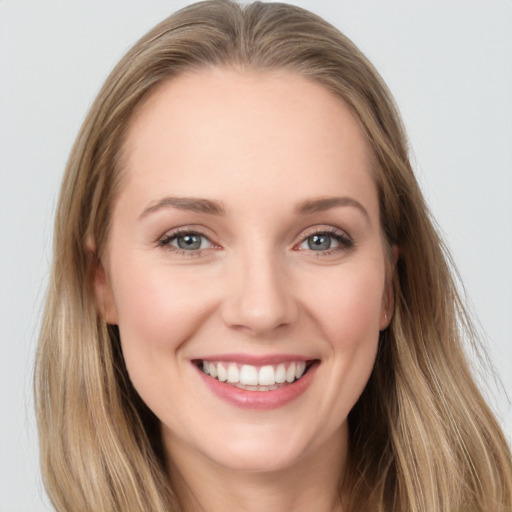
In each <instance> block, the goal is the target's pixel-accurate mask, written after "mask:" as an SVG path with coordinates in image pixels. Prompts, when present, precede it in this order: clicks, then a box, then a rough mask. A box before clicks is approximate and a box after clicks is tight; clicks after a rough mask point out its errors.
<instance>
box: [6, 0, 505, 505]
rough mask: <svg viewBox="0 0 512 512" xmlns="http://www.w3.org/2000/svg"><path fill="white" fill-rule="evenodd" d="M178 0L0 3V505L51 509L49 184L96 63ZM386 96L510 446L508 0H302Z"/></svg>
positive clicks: (87, 99)
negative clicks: (43, 479)
mask: <svg viewBox="0 0 512 512" xmlns="http://www.w3.org/2000/svg"><path fill="white" fill-rule="evenodd" d="M187 3H188V2H184V1H156V0H145V1H142V0H140V1H130V0H122V1H120V0H116V1H114V0H109V1H104V0H89V1H87V2H85V1H78V0H74V1H69V0H67V1H56V0H44V1H33V2H29V1H20V0H0V173H1V174H0V180H1V181H0V219H1V224H0V244H1V245H0V247H1V251H0V263H1V264H0V346H1V352H0V428H1V430H0V511H1V512H28V511H34V512H39V511H44V510H49V509H50V508H49V505H48V504H47V502H46V501H45V499H44V492H43V490H42V487H41V484H40V480H39V475H38V466H37V464H38V462H37V458H38V455H37V443H36V432H35V422H34V416H33V413H32V398H31V376H32V365H33V357H34V350H35V345H36V337H37V329H38V322H39V317H40V310H41V304H42V299H43V296H44V289H45V283H46V279H47V273H48V264H49V263H48V262H49V259H50V249H51V237H52V233H51V224H52V216H53V212H54V208H55V199H56V194H57V190H58V184H59V181H60V178H61V174H62V171H63V168H64V165H65V161H66V158H67V155H68V153H69V150H70V147H71V144H72V142H73V140H74V138H75V136H76V133H77V131H78V128H79V126H80V124H81V121H82V120H83V118H84V115H85V112H86V110H87V108H88V106H89V105H90V103H91V101H92V99H93V97H94V96H95V94H96V92H97V90H98V89H99V87H100V85H101V83H102V81H103V80H104V78H105V77H106V75H107V73H108V71H109V70H110V69H111V68H112V66H113V65H114V64H115V63H116V62H117V60H118V59H119V58H120V57H121V55H122V54H123V53H124V52H125V51H126V50H127V49H128V48H129V46H130V45H131V44H132V43H134V42H135V40H136V39H137V38H138V37H139V36H141V35H142V34H143V33H144V32H145V31H147V30H148V29H149V28H151V27H152V26H153V25H154V24H155V23H156V22H158V21H160V20H161V19H163V18H164V17H166V16H167V15H168V14H170V13H171V12H173V11H174V10H176V9H177V8H179V7H181V6H183V5H185V4H187ZM297 3H298V4H299V5H302V6H304V7H307V8H309V9H311V10H313V11H315V12H317V13H318V14H320V15H322V16H323V17H325V18H326V19H328V20H329V21H331V22H332V23H333V24H335V25H336V26H337V27H339V28H340V29H341V30H342V31H344V32H345V33H346V34H347V35H348V36H349V37H351V38H352V39H353V40H354V41H355V42H356V44H358V45H359V46H360V47H361V49H362V50H363V51H364V52H365V53H366V54H367V55H368V57H369V58H370V60H372V61H373V62H374V64H375V65H376V67H377V68H378V69H379V71H380V72H381V74H382V75H383V77H384V79H385V80H386V81H387V83H388V85H389V86H390V88H391V90H392V91H393V93H394V95H395V97H396V99H397V102H398V104H399V106H400V109H401V111H402V114H403V117H404V121H405V125H406V128H407V130H408V133H409V136H410V140H411V146H412V152H413V161H414V163H415V167H416V169H417V172H418V175H419V178H420V181H421V183H422V186H423V189H424V192H425V194H426V196H427V199H428V201H429V203H430V205H431V207H432V209H433V211H434V214H435V215H436V217H437V219H438V221H439V223H440V226H441V228H442V231H443V232H444V235H445V238H446V239H447V241H448V245H449V247H450V248H451V250H452V253H453V255H454V257H455V261H456V262H457V264H458V267H459V270H460V272H461V274H462V277H463V280H464V283H465V285H466V289H467V292H468V295H469V298H470V300H471V303H472V304H473V309H474V311H475V312H476V314H477V315H478V318H479V319H480V321H481V324H482V326H483V329H484V330H485V331H486V333H487V345H488V350H489V353H490V356H491V359H492V362H493V364H494V365H495V367H496V369H497V371H498V373H499V374H500V376H501V380H502V385H501V386H500V385H498V384H496V383H495V382H493V379H492V378H491V377H490V376H489V375H487V377H486V378H485V380H486V382H487V384H486V385H485V386H484V388H485V392H486V394H487V395H488V396H489V397H490V400H491V404H492V405H493V407H494V408H495V409H496V411H497V414H498V416H499V418H500V421H501V423H502V425H503V427H504V428H505V431H506V433H507V436H508V438H509V440H510V438H511V437H512V411H511V407H510V404H509V403H508V401H507V399H506V393H505V390H508V392H509V393H510V392H511V391H512V372H511V371H510V366H511V362H512V320H511V318H512V291H511V290H512V264H511V262H512V205H511V203H512V201H511V199H512V149H511V147H512V1H510V0H480V1H475V0H460V1H450V2H445V1H441V0H435V1H432V0H430V1H429V2H428V3H427V1H426V0H425V1H423V2H412V1H409V2H407V1H405V0H403V1H401V2H399V1H397V0H386V1H385V2H383V1H380V2H379V1H370V0H346V1H343V0H342V1H339V2H337V1H334V0H330V1H329V0H324V1H322V0H318V1H313V0H303V1H300V2H297Z"/></svg>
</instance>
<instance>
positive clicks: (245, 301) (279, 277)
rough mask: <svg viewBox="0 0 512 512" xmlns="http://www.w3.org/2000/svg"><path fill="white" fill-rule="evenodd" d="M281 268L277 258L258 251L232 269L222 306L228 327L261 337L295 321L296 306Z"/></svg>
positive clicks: (243, 258)
mask: <svg viewBox="0 0 512 512" xmlns="http://www.w3.org/2000/svg"><path fill="white" fill-rule="evenodd" d="M283 267H284V266H283V264H282V262H281V261H279V259H278V258H277V257H275V256H274V255H271V254H268V255H264V254H262V253H261V252H260V253H259V254H253V255H251V256H245V257H242V258H240V260H239V261H237V262H236V264H234V265H233V266H231V268H230V272H229V278H228V279H226V281H225V290H224V291H225V298H224V301H223V305H222V316H223V320H224V322H225V323H226V324H227V325H228V326H229V327H231V328H235V329H238V330H241V331H245V332H246V333H247V334H249V335H251V336H261V335H269V334H270V333H272V332H274V331H276V330H278V328H283V327H284V326H287V325H291V324H293V323H295V322H296V321H297V319H298V315H299V306H298V303H297V301H296V299H295V297H294V293H293V286H292V284H293V283H292V280H291V279H290V278H289V277H288V276H287V272H285V269H284V268H283Z"/></svg>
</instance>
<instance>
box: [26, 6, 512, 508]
mask: <svg viewBox="0 0 512 512" xmlns="http://www.w3.org/2000/svg"><path fill="white" fill-rule="evenodd" d="M204 66H235V67H237V68H240V69H252V70H268V69H286V70H290V71H292V72H295V73H298V74H300V75H302V76H305V77H308V78H310V79H312V80H315V81H317V82H319V83H321V84H323V85H324V86H325V87H327V88H328V89H329V90H331V91H332V92H334V93H335V94H337V95H338V96H339V97H340V98H341V99H342V100H343V101H345V102H346V103H347V104H348V105H349V106H350V108H351V109H352V112H353V114H354V115H355V117H356V118H357V119H358V121H359V123H360V125H361V128H362V130H363V132H364V134H365V136H366V138H367V140H368V144H369V147H371V148H372V152H373V157H374V165H373V171H374V177H375V181H376V183H377V186H378V191H379V200H380V209H381V220H382V227H383V231H384V233H385V235H386V238H387V242H388V243H389V244H390V245H391V244H396V245H397V246H398V247H399V250H400V256H399V260H398V263H397V271H396V274H395V279H394V287H395V288H394V289H395V312H394V316H393V319H392V322H391V325H390V327H389V328H388V329H387V330H386V331H385V332H384V333H383V334H382V337H381V340H380V348H379V352H378V355H377V360H376V363H375V368H374V371H373V374H372V376H371V378H370V381H369V382H368V385H367V386H366V389H365V390H364V392H363V394H362V396H361V398H360V399H359V401H358V403H357V404H356V406H355V407H354V409H353V410H352V411H351V413H350V416H349V424H350V436H351V438H350V450H351V453H350V460H349V466H348V470H347V471H346V478H345V480H344V481H343V482H340V486H343V489H344V491H345V492H346V494H347V495H348V496H349V501H348V503H347V510H368V511H370V510H371V511H380V512H391V511H392V512H462V511H474V512H476V511H479V512H484V511H486V512H488V511H493V512H510V510H512V463H511V457H510V451H509V448H508V446H507V444H506V441H505V439H504V436H503V434H502V432H501V430H500V428H499V425H498V424H497V422H496V420H495V419H494V417H493V415H492V413H491V412H490V410H489V408H488V407H487V405H486V404H485V402H484V400H483V398H482V396H481V394H480V392H479V391H478V389H477V387H476V385H475V384H474V381H473V378H472V376H471V374H470V371H469V369H468V364H467V361H466V357H465V355H464V353H463V349H462V344H463V341H464V340H469V341H471V340H475V335H474V330H473V328H472V326H471V322H470V320H469V318H468V315H467V314H466V312H465V309H464V306H463V304H462V301H461V300H460V298H459V295H458V292H457V286H456V283H455V280H454V278H453V271H452V268H453V267H452V265H451V263H450V259H449V256H448V254H447V252H446V250H445V248H444V246H443V244H442V241H441V240H440V238H439V236H438V234H437V231H436V229H435V228H434V224H433V221H432V219H431V216H430V214H429V211H428V208H427V206H426V204H425V202H424V199H423V197H422V194H421V192H420V190H419V187H418V184H417V182H416V179H415V177H414V174H413V172H412V170H411V166H410V163H409V159H408V153H407V144H406V138H405V134H404V131H403V129H402V126H401V122H400V118H399V114H398V112H397V110H396V108H395V106H394V103H393V100H392V98H391V96H390V94H389V92H388V90H387V88H386V86H385V84H384V83H383V82H382V80H381V78H380V77H379V75H378V73H377V72H376V70H375V69H374V68H373V66H372V65H371V64H370V63H369V62H368V61H367V59H366V58H365V57H364V56H363V55H362V54H361V52H360V51H359V50H358V49H357V48H356V47H355V46H354V44H353V43H352V42H351V41H350V40H349V39H347V38H346V37H345V36H344V35H342V34H341V33H340V32H339V31H338V30H336V29H335V28H334V27H332V26H331V25H329V24H328V23H326V22H325V21H323V20H322V19H320V18H319V17H317V16H315V15H313V14H311V13H309V12H308V11H305V10H303V9H300V8H297V7H293V6H290V5H285V4H263V3H258V2H257V3H254V4H250V5H248V6H246V7H242V6H240V5H237V4H235V3H232V2H230V1H228V0H212V1H206V2H202V3H198V4H194V5H191V6H189V7H187V8H185V9H183V10H181V11H179V12H178V13H176V14H174V15H172V16H170V17H169V18H168V19H166V20H164V21H163V22H162V23H160V24H159V25H158V26H156V27H155V28H154V29H153V30H151V31H150V32H149V33H148V34H147V35H145V36H144V37H143V38H142V39H140V40H139V41H138V42H137V43H136V44H135V46H134V47H133V48H132V49H131V50H130V51H129V52H128V53H127V54H126V56H125V57H124V58H123V59H122V60H121V62H120V63H119V64H118V65H117V66H116V68H115V69H114V70H113V71H112V73H111V74H110V76H109V77H108V79H107V80H106V82H105V84H104V86H103V88H102V89H101V91H100V93H99V95H98V97H97V99H96V101H95V102H94V104H93V106H92V108H91V110H90V112H89V114H88V116H87V118H86V120H85V122H84V123H83V126H82V128H81V131H80V133H79V135H78V138H77V140H76V142H75V145H74V147H73V150H72V152H71V156H70V158H69V161H68V164H67V169H66V173H65V176H64V180H63V183H62V189H61V194H60V199H59V205H58V211H57V217H56V222H55V234H54V259H53V267H52V273H51V278H50V285H49V290H48V297H47V302H46V309H45V314H44V319H43V325H42V330H41V335H40V341H39V350H38V355H37V365H36V375H35V393H36V405H37V416H38V426H39V433H40V447H41V448H40V449H41V465H42V471H43V477H44V482H45V485H46V489H47V492H48V495H49V497H50V499H51V501H52V502H53V504H54V506H55V508H56V509H57V510H58V511H68V512H69V511H77V510H80V511H81V512H86V511H90V512H93V511H94V512H97V511H100V510H101V511H102V512H108V511H112V512H113V511H141V510H145V511H151V512H163V511H167V512H168V511H170V510H174V511H178V510H179V505H178V503H177V500H176V498H175V496H174V493H173V491H172V489H171V487H170V483H169V478H168V476H167V469H168V468H166V467H165V462H164V457H163V451H162V446H161V444H160V436H159V427H158V421H157V419H156V418H155V417H154V415H153V414H152V413H151V411H149V409H148V408H147V407H146V406H145V404H144V403H143V402H142V401H141V400H140V398H139V397H138V395H137V393H136V392H135V391H134V389H133V387H132V385H131V383H130V381H129V378H128V376H127V373H126V369H125V367H124V362H123V358H122V353H121V349H120V344H119V334H118V330H117V328H116V327H115V326H107V325H106V324H105V323H104V321H103V320H102V318H101V317H100V315H98V313H97V311H96V308H95V305H94V294H93V290H92V276H91V273H92V268H93V267H94V265H95V261H94V256H93V255H92V254H91V252H90V251H88V249H87V240H94V243H95V245H96V247H97V249H98V253H99V254H101V251H102V249H103V248H104V246H105V241H106V239H107V237H108V230H109V220H110V208H111V205H112V202H113V197H114V196H115V194H116V193H117V191H118V171H119V167H120V158H122V151H121V149H122V147H123V137H124V135H125V133H126V128H127V125H128V123H129V121H130V119H131V117H132V115H133V112H134V110H135V109H136V108H137V106H138V105H139V104H140V102H141V100H142V99H143V98H145V97H146V96H147V95H148V94H150V92H151V91H152V90H153V88H154V87H155V86H156V85H157V84H159V83H161V82H162V81H163V80H168V79H169V78H171V77H173V76H176V75H179V74H180V73H183V72H184V71H186V70H190V69H197V68H201V67H204Z"/></svg>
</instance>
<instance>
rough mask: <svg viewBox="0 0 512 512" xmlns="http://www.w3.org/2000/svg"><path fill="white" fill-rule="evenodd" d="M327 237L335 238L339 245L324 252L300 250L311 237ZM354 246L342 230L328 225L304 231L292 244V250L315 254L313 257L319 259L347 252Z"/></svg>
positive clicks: (349, 237) (351, 239) (350, 238)
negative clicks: (322, 235)
mask: <svg viewBox="0 0 512 512" xmlns="http://www.w3.org/2000/svg"><path fill="white" fill-rule="evenodd" d="M321 234H324V235H328V236H331V237H333V238H336V239H337V241H338V242H339V245H338V246H336V247H334V248H329V249H327V250H325V251H312V250H308V249H300V248H299V247H300V245H302V244H303V243H304V242H305V241H306V240H307V239H308V238H309V237H311V236H313V235H321ZM353 246H354V240H353V238H352V237H351V236H350V235H349V234H348V233H347V232H346V231H345V230H343V229H340V228H337V227H335V226H329V225H316V226H311V227H309V228H307V229H306V230H304V231H303V232H302V233H301V234H300V238H299V241H298V242H297V243H295V244H294V249H295V250H297V251H304V252H309V253H311V252H315V256H317V257H321V256H328V255H330V254H333V253H335V252H342V251H347V250H349V249H351V248H352V247H353Z"/></svg>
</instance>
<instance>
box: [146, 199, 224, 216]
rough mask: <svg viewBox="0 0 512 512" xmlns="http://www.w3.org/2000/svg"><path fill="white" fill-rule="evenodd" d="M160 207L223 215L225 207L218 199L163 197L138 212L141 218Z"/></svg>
mask: <svg viewBox="0 0 512 512" xmlns="http://www.w3.org/2000/svg"><path fill="white" fill-rule="evenodd" d="M162 208H177V209H179V210H188V211H192V212H198V213H208V214H211V215H225V214H226V209H225V208H224V205H223V204H222V203H221V202H220V201H212V200H211V199H203V198H200V197H164V198H163V199H159V200H158V201H154V202H152V203H150V204H149V205H148V206H147V207H146V208H145V209H144V210H143V212H142V213H141V214H140V216H139V218H140V219H142V218H143V217H146V216H147V215H149V214H150V213H153V212H156V211H158V210H160V209H162Z"/></svg>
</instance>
